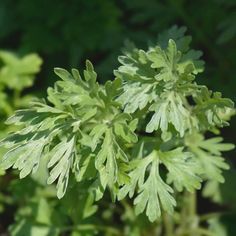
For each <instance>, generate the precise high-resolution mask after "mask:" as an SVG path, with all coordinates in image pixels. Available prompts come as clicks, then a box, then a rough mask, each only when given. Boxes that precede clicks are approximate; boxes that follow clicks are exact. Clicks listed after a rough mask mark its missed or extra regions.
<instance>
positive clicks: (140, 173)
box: [0, 27, 234, 236]
mask: <svg viewBox="0 0 236 236" xmlns="http://www.w3.org/2000/svg"><path fill="white" fill-rule="evenodd" d="M185 31H186V29H185V28H183V27H182V28H177V27H172V28H171V29H170V30H168V31H165V32H164V33H163V34H161V35H159V37H158V42H157V43H155V44H152V43H150V46H149V47H148V49H147V50H140V49H137V48H136V47H135V46H134V45H133V44H131V43H129V44H127V47H126V48H125V49H124V50H123V55H122V56H120V57H119V58H118V60H119V62H120V64H121V65H120V67H118V69H116V70H115V71H114V75H115V79H114V80H112V81H107V82H106V83H105V84H104V85H101V84H99V83H98V82H97V74H96V72H95V71H94V68H93V65H92V63H91V62H89V61H86V69H85V70H84V71H83V73H80V72H79V71H78V70H76V69H72V71H71V73H69V72H68V71H66V70H64V69H61V68H56V69H55V73H56V74H57V75H58V76H59V77H60V80H59V81H57V82H56V83H55V85H54V87H50V88H48V90H47V98H46V99H42V100H35V101H34V102H32V103H31V105H30V107H29V108H25V109H20V110H18V111H16V112H15V114H14V115H12V116H10V117H9V118H8V120H7V124H8V125H11V126H12V125H16V126H18V128H17V131H15V130H14V131H13V132H11V133H10V134H9V135H8V136H7V137H5V138H4V139H3V140H2V141H1V145H2V146H4V147H5V148H7V149H8V151H7V152H6V153H5V155H4V156H3V157H2V160H1V163H0V167H1V169H2V170H5V169H8V168H10V167H13V169H18V172H19V175H20V178H24V177H26V176H27V175H32V178H33V179H35V180H36V181H37V182H38V184H39V187H38V188H36V186H34V187H33V188H32V191H33V193H34V194H31V202H32V204H30V205H29V206H27V207H24V208H20V209H19V212H18V214H17V219H16V224H15V225H14V226H13V227H12V228H11V234H12V235H17V236H20V235H61V234H62V233H63V232H67V233H68V234H69V235H73V236H74V235H94V234H95V233H98V234H99V233H100V234H101V235H104V233H105V235H123V234H125V235H152V233H153V232H157V233H159V234H160V235H161V234H163V233H165V235H168V236H169V235H191V234H192V233H195V234H196V235H211V234H212V235H214V234H213V232H214V230H216V227H218V226H219V224H217V223H216V221H217V220H216V218H214V219H213V220H212V221H209V225H210V227H209V229H205V228H203V227H202V223H201V222H200V220H199V218H198V216H197V213H196V209H195V200H196V199H195V198H196V190H198V189H200V188H201V186H202V182H206V183H207V186H211V187H212V186H213V189H214V190H217V189H218V188H219V186H218V183H223V182H224V177H223V175H222V171H223V170H224V169H228V168H229V165H228V164H227V163H226V162H225V160H224V158H223V157H222V152H224V151H228V150H231V149H232V148H233V145H232V144H227V143H223V142H222V140H223V139H222V137H221V136H219V135H220V129H221V128H222V127H224V126H228V124H229V123H228V120H229V119H230V117H231V115H232V114H233V112H234V110H233V102H232V101H231V100H230V99H228V98H223V97H222V95H221V93H219V92H213V91H211V90H209V89H208V88H207V87H206V86H205V85H200V84H199V83H198V82H197V81H196V76H198V75H199V73H201V72H203V70H204V62H203V61H202V60H201V54H202V53H201V52H200V51H197V50H193V49H190V46H189V44H190V42H191V37H190V36H186V35H185ZM31 60H32V58H31ZM34 72H36V71H34ZM23 87H24V86H23ZM206 134H207V135H208V134H211V136H214V135H217V136H216V137H210V138H207V136H206ZM24 181H25V185H26V184H27V183H29V184H32V182H31V181H30V180H29V181H27V180H24ZM55 182H56V189H55V188H54V185H51V184H53V183H55ZM17 183H18V181H17ZM47 184H48V185H49V186H47ZM19 186H21V184H19ZM13 189H14V191H17V185H15V186H13ZM211 189H212V188H210V187H208V188H206V190H205V195H206V196H211V194H212V192H211V191H210V190H211ZM18 191H19V188H18ZM21 194H22V193H19V196H21ZM28 194H29V193H26V194H25V193H23V195H25V196H26V195H28ZM55 194H56V195H57V197H58V198H59V199H61V198H62V200H61V201H57V200H56V199H55ZM32 196H33V197H32ZM26 199H27V198H26ZM110 199H111V200H112V201H113V202H115V204H118V206H122V207H121V212H118V213H117V212H116V208H115V209H114V206H115V204H114V203H111V205H110V204H108V206H107V205H105V206H104V204H107V203H109V202H111V200H110ZM130 199H132V202H133V205H134V207H133V206H132V205H131V203H130ZM218 200H219V199H218ZM117 201H118V202H119V203H116V202H117ZM75 203H78V204H76V206H75ZM111 206H113V209H112V207H111ZM56 209H57V211H56ZM58 209H59V211H58ZM117 209H119V208H117ZM124 209H125V210H124ZM59 212H60V213H59ZM100 214H101V215H102V218H101V219H99V215H100ZM117 215H118V216H117ZM145 215H146V216H145ZM32 216H33V217H32ZM111 216H112V217H113V220H114V217H120V221H121V223H120V227H119V225H118V226H117V227H114V225H112V218H111ZM187 217H189V219H187ZM147 219H148V220H147ZM126 221H127V222H128V223H126V224H124V222H126ZM98 222H99V223H100V224H99V223H98ZM139 222H143V223H142V224H139ZM150 222H155V223H150ZM109 224H110V225H111V226H107V225H109ZM124 225H125V226H124ZM123 227H124V228H123ZM27 230H28V231H27Z"/></svg>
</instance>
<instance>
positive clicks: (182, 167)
mask: <svg viewBox="0 0 236 236" xmlns="http://www.w3.org/2000/svg"><path fill="white" fill-rule="evenodd" d="M160 159H161V162H162V163H163V164H164V165H165V166H166V168H167V169H168V175H167V182H168V183H173V184H174V186H175V188H176V189H177V190H178V191H179V192H180V191H182V190H183V188H186V189H187V190H188V191H189V192H193V191H194V190H195V189H200V187H201V178H200V177H199V176H198V173H200V171H199V168H201V167H200V166H199V165H198V162H196V161H195V160H194V158H193V156H192V154H191V153H190V152H184V151H183V147H179V148H176V149H174V150H172V151H168V152H162V153H160Z"/></svg>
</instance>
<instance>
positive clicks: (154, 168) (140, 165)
mask: <svg viewBox="0 0 236 236" xmlns="http://www.w3.org/2000/svg"><path fill="white" fill-rule="evenodd" d="M159 164H160V154H159V152H157V151H153V152H152V153H150V154H149V155H148V156H147V157H145V158H143V159H141V160H137V161H135V163H134V169H133V170H132V171H131V172H130V174H129V176H130V184H126V185H124V186H123V187H122V188H121V189H120V192H119V194H118V199H122V198H124V197H125V196H126V195H127V194H129V196H130V197H132V196H133V195H134V192H135V189H136V186H138V196H137V197H136V198H135V199H134V205H135V212H136V214H140V213H142V212H143V211H146V215H147V216H148V218H149V220H150V221H151V222H153V221H155V220H156V219H158V218H159V217H160V215H161V209H163V210H164V211H166V212H168V213H170V214H171V213H172V212H173V207H174V206H175V205H176V203H175V200H174V198H173V196H172V195H171V193H173V189H172V188H171V187H170V186H169V185H167V184H166V183H165V182H164V181H163V180H162V178H161V176H160V175H159ZM149 166H150V170H149V171H148V174H147V176H146V172H147V170H148V167H149Z"/></svg>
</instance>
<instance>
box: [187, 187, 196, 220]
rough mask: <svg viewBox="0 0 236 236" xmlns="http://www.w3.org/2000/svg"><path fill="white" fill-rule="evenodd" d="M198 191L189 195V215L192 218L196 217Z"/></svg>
mask: <svg viewBox="0 0 236 236" xmlns="http://www.w3.org/2000/svg"><path fill="white" fill-rule="evenodd" d="M196 195H197V194H196V191H194V192H193V193H190V194H189V215H190V216H191V217H193V218H194V217H195V216H196V208H197V196H196Z"/></svg>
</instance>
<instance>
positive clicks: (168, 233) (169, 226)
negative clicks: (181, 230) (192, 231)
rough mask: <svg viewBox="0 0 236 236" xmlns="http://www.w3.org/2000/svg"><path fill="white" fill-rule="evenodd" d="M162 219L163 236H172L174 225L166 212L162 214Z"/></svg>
mask: <svg viewBox="0 0 236 236" xmlns="http://www.w3.org/2000/svg"><path fill="white" fill-rule="evenodd" d="M162 219H163V223H164V227H165V236H173V235H174V234H173V230H174V225H173V221H172V219H171V217H170V216H169V215H168V214H167V213H166V212H163V213H162Z"/></svg>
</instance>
